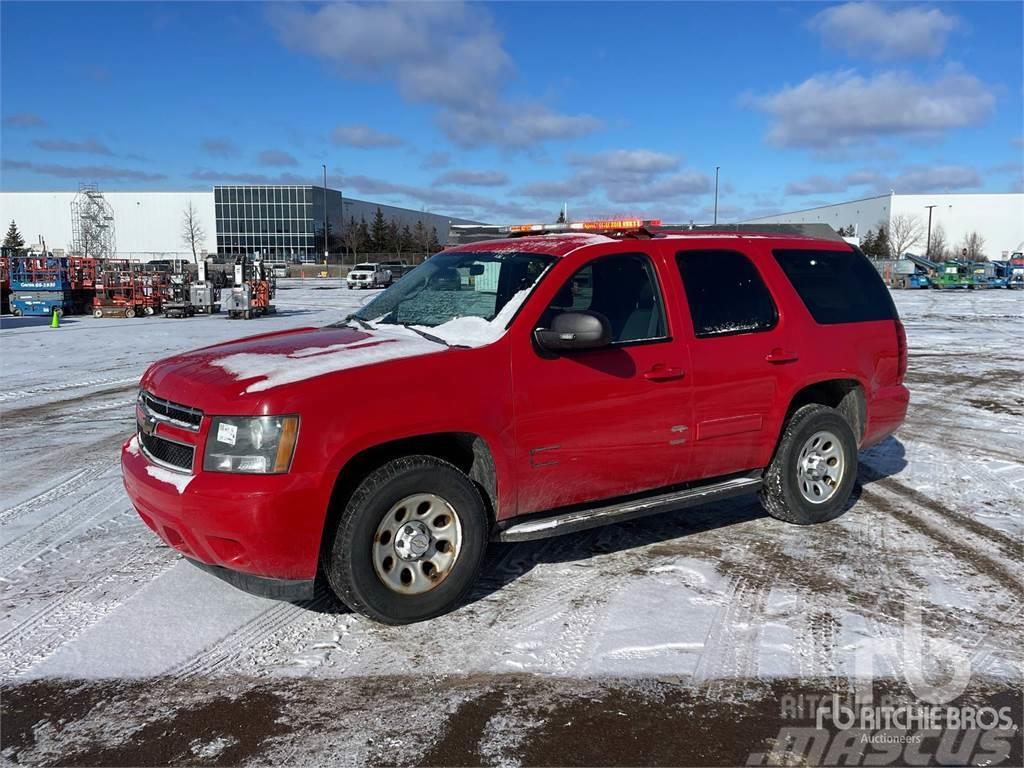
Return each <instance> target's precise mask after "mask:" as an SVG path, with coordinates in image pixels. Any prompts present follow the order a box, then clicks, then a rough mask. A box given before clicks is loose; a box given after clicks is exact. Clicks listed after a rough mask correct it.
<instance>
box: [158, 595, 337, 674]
mask: <svg viewBox="0 0 1024 768" xmlns="http://www.w3.org/2000/svg"><path fill="white" fill-rule="evenodd" d="M331 600H332V598H331V597H330V596H329V595H318V596H317V597H314V598H313V599H312V600H305V601H302V602H300V603H279V604H278V605H275V606H273V607H271V608H269V609H267V610H265V611H263V612H262V613H260V614H259V615H258V616H255V617H254V618H252V619H250V620H249V621H248V622H246V623H245V624H243V625H242V626H241V627H239V628H238V629H236V630H235V631H233V632H231V633H229V634H227V635H225V636H224V637H222V638H221V639H220V640H218V641H217V642H215V643H213V644H212V645H209V646H207V647H206V648H204V649H203V650H202V651H201V652H200V653H199V654H197V655H196V656H194V657H193V658H191V659H189V660H187V661H185V662H183V663H181V664H178V665H177V666H175V667H173V668H172V669H171V670H169V671H168V672H167V674H168V675H170V676H171V677H172V678H174V679H178V680H184V679H188V678H192V677H196V676H201V675H208V674H211V673H214V672H217V671H218V670H221V669H223V668H225V667H228V666H230V665H231V664H232V663H234V662H235V661H237V660H238V659H240V658H241V657H242V656H244V655H245V654H246V653H248V652H249V651H251V650H253V649H254V648H257V647H258V646H260V645H263V644H264V643H266V642H268V641H270V640H272V639H273V638H274V636H276V635H277V634H278V633H280V632H281V631H283V630H284V629H285V628H287V627H288V626H289V625H290V624H291V623H292V622H294V621H296V620H298V619H301V618H302V617H303V616H306V615H308V614H309V612H310V611H320V610H323V609H324V608H327V607H328V606H330V604H331Z"/></svg>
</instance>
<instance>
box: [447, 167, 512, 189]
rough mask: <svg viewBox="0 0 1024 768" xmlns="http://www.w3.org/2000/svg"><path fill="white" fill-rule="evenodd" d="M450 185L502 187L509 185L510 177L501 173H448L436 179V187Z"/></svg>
mask: <svg viewBox="0 0 1024 768" xmlns="http://www.w3.org/2000/svg"><path fill="white" fill-rule="evenodd" d="M449 184H454V185H457V186H458V185H462V186H470V187H500V186H502V185H504V184H508V176H507V175H505V174H504V173H502V172H501V171H458V170H456V171H447V172H446V173H442V174H441V175H440V176H438V177H437V178H436V179H434V186H435V187H441V186H446V185H449Z"/></svg>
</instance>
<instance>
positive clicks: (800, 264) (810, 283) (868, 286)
mask: <svg viewBox="0 0 1024 768" xmlns="http://www.w3.org/2000/svg"><path fill="white" fill-rule="evenodd" d="M774 254H775V260H776V261H777V262H779V266H780V267H782V271H783V272H785V273H786V277H788V278H789V281H790V282H791V283H792V284H793V287H794V288H795V289H796V292H797V293H799V294H800V298H801V299H802V300H803V302H804V305H805V306H806V307H807V310H808V311H809V312H810V313H811V316H812V317H813V318H814V320H815V322H818V323H821V324H823V325H830V324H832V323H860V322H868V321H872V320H891V319H893V318H894V317H896V310H895V308H894V307H893V303H892V298H891V297H890V296H889V291H888V289H887V288H886V287H885V283H883V282H882V278H881V277H880V276H879V274H878V271H877V270H876V269H875V268H874V267H873V266H871V263H870V262H869V261H868V260H867V258H865V256H864V255H863V254H861V253H860V252H858V251H855V250H853V249H852V248H851V249H850V250H842V251H822V250H803V249H801V250H795V249H794V250H778V251H775V252H774ZM955 271H956V270H955V269H954V272H955Z"/></svg>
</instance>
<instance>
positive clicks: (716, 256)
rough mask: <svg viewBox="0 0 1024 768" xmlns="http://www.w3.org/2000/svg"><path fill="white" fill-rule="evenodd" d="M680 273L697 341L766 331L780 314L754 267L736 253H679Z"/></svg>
mask: <svg viewBox="0 0 1024 768" xmlns="http://www.w3.org/2000/svg"><path fill="white" fill-rule="evenodd" d="M676 263H677V264H678V265H679V274H680V276H681V277H682V278H683V287H684V288H685V289H686V300H687V302H688V303H689V305H690V317H691V318H693V330H694V333H695V334H696V335H697V337H698V338H707V337H712V336H727V335H730V334H736V333H753V332H756V331H766V330H769V329H771V328H774V327H775V323H776V322H778V319H779V313H778V311H777V310H776V309H775V302H774V301H772V296H771V293H769V292H768V288H767V286H765V284H764V281H763V280H762V279H761V275H760V274H759V273H758V271H757V267H755V266H754V265H753V263H752V262H751V261H750V259H748V258H747V257H746V256H744V255H743V254H742V253H739V252H737V251H680V252H679V253H677V254H676Z"/></svg>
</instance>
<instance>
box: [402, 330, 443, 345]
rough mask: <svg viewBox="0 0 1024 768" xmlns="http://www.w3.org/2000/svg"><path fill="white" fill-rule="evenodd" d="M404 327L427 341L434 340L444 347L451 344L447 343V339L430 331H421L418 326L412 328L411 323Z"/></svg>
mask: <svg viewBox="0 0 1024 768" xmlns="http://www.w3.org/2000/svg"><path fill="white" fill-rule="evenodd" d="M405 327H406V328H408V329H409V330H410V331H412V332H413V333H418V334H419V335H420V336H422V337H423V338H424V339H426V340H427V341H433V342H435V343H437V344H443V345H444V346H446V347H450V346H451V344H449V343H448V342H447V341H445V340H444V339H442V338H441V337H440V336H435V335H434V334H432V333H427V332H426V331H421V330H420V329H419V328H413V327H412V326H411V325H407V326H405Z"/></svg>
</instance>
